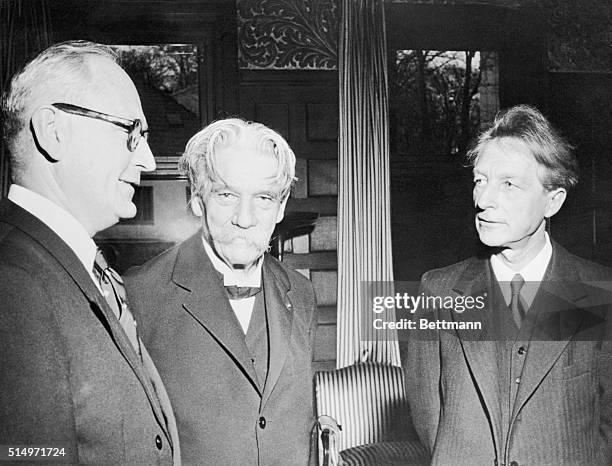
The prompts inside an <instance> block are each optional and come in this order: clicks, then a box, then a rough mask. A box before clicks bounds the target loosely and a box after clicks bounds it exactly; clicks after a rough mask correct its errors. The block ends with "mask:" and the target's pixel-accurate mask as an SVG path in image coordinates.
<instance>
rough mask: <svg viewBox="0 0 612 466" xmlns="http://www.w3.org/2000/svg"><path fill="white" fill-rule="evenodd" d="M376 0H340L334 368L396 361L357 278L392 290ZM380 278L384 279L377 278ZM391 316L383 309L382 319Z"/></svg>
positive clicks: (379, 3)
mask: <svg viewBox="0 0 612 466" xmlns="http://www.w3.org/2000/svg"><path fill="white" fill-rule="evenodd" d="M383 7H384V5H383V0H342V10H341V27H340V51H339V57H338V69H339V80H340V96H339V97H340V102H339V104H340V122H339V147H338V171H339V173H338V320H337V321H338V339H337V342H336V344H337V367H338V368H341V367H345V366H348V365H351V364H354V363H356V362H359V361H360V360H362V358H363V357H364V355H365V356H367V359H368V361H373V362H382V363H389V364H395V365H399V351H398V344H397V335H396V332H395V331H391V330H387V331H376V332H375V331H374V328H373V325H372V319H371V318H370V317H368V316H369V315H371V314H369V312H368V309H371V303H369V302H368V299H367V296H366V293H364V290H363V289H364V283H365V282H379V283H381V285H380V287H381V288H382V290H383V291H382V293H383V294H384V295H390V294H392V293H393V285H392V282H393V264H392V256H391V224H390V213H391V206H390V192H389V184H390V173H389V165H390V162H389V127H388V126H389V123H388V122H389V110H388V92H387V68H386V60H387V53H386V42H385V41H386V38H385V22H384V8H383ZM383 282H384V283H383ZM390 319H394V310H390V311H389V312H388V313H387V314H386V316H385V320H390Z"/></svg>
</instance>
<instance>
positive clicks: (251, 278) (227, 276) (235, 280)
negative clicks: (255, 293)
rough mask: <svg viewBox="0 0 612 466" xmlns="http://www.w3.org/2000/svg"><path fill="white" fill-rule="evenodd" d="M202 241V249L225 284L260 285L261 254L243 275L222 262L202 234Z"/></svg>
mask: <svg viewBox="0 0 612 466" xmlns="http://www.w3.org/2000/svg"><path fill="white" fill-rule="evenodd" d="M202 243H203V244H204V250H205V251H206V254H207V255H208V258H209V259H210V261H211V262H212V265H213V267H214V268H215V269H216V270H217V272H219V273H220V274H221V275H223V284H224V285H225V286H230V285H236V286H253V287H259V286H261V267H262V265H263V256H261V257H260V258H259V259H258V260H257V264H256V266H255V267H254V268H253V269H252V270H251V272H250V273H249V274H248V275H247V276H246V277H245V276H244V275H242V274H238V273H236V271H234V270H233V269H232V268H231V267H230V266H229V265H227V264H226V263H225V262H223V261H222V260H221V259H220V258H219V256H217V254H216V253H215V251H213V248H212V247H211V246H210V244H208V242H207V241H206V239H204V236H202Z"/></svg>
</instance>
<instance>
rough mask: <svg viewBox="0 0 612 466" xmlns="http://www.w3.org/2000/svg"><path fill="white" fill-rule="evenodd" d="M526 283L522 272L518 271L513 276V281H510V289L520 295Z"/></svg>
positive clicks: (514, 293)
mask: <svg viewBox="0 0 612 466" xmlns="http://www.w3.org/2000/svg"><path fill="white" fill-rule="evenodd" d="M524 284H525V279H524V278H523V276H522V275H521V274H520V273H517V274H516V275H515V276H514V277H512V281H511V282H510V290H511V291H512V294H513V295H518V294H520V292H521V288H523V285H524Z"/></svg>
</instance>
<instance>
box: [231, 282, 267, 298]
mask: <svg viewBox="0 0 612 466" xmlns="http://www.w3.org/2000/svg"><path fill="white" fill-rule="evenodd" d="M225 291H227V296H228V297H229V299H247V298H250V297H252V296H255V295H256V294H257V293H259V292H260V291H261V287H258V286H257V287H255V286H235V285H228V286H226V287H225Z"/></svg>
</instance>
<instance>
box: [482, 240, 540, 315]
mask: <svg viewBox="0 0 612 466" xmlns="http://www.w3.org/2000/svg"><path fill="white" fill-rule="evenodd" d="M544 235H545V240H546V241H545V243H544V247H543V248H542V249H541V250H540V252H538V254H537V255H536V256H535V257H534V258H533V259H532V260H531V262H529V263H528V264H527V265H525V266H524V267H523V268H522V269H520V270H513V269H511V268H510V267H508V266H507V265H506V263H505V262H504V261H503V259H502V258H501V257H499V254H495V255H493V256H491V267H492V268H493V273H495V278H497V281H498V282H499V284H500V288H501V291H502V294H503V295H504V300H505V301H506V304H507V305H510V301H511V299H512V291H511V290H510V282H511V281H512V278H513V277H514V276H515V275H516V274H517V273H519V274H521V276H522V277H523V279H524V280H525V284H524V285H523V288H522V289H521V293H520V295H521V298H523V300H524V301H525V303H526V304H527V309H529V307H531V303H533V299H534V298H535V295H536V293H537V292H538V288H540V282H541V281H542V278H544V274H545V273H546V268H547V267H548V263H549V262H550V259H551V257H552V244H551V243H550V238H549V237H548V233H546V232H544Z"/></svg>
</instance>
